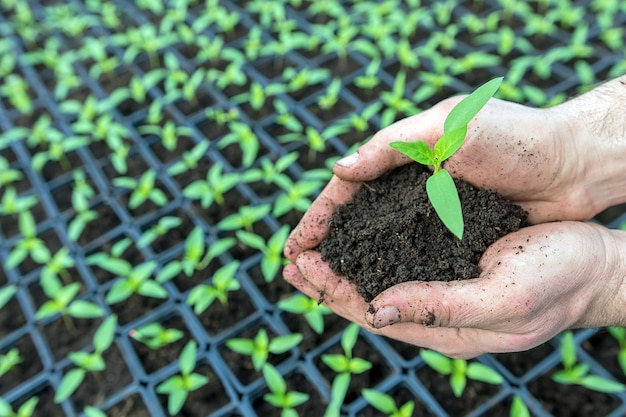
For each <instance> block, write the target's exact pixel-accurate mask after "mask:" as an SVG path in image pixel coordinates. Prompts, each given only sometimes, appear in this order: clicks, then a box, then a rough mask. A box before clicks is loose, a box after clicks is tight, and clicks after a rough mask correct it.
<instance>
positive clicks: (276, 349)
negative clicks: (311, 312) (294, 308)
mask: <svg viewBox="0 0 626 417" xmlns="http://www.w3.org/2000/svg"><path fill="white" fill-rule="evenodd" d="M301 341H302V335H301V334H300V333H294V334H289V335H286V336H278V337H275V338H274V339H272V341H271V342H270V343H269V346H268V347H267V350H268V351H269V352H271V353H273V354H275V355H280V354H281V353H285V352H287V351H288V350H289V349H291V348H293V347H295V346H296V345H298V343H300V342H301Z"/></svg>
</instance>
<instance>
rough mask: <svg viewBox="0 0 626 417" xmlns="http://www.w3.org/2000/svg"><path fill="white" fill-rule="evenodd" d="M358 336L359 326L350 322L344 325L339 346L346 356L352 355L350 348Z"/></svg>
mask: <svg viewBox="0 0 626 417" xmlns="http://www.w3.org/2000/svg"><path fill="white" fill-rule="evenodd" d="M358 337H359V326H358V325H356V324H354V323H352V324H350V325H348V327H346V329H345V330H344V331H343V334H342V335H341V347H342V348H343V351H344V352H345V353H346V355H348V356H352V349H353V348H354V345H355V344H356V340H357V338H358Z"/></svg>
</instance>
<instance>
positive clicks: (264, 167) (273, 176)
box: [242, 152, 300, 189]
mask: <svg viewBox="0 0 626 417" xmlns="http://www.w3.org/2000/svg"><path fill="white" fill-rule="evenodd" d="M299 157H300V154H299V153H298V152H291V153H288V154H286V155H283V156H281V157H280V158H278V159H277V160H276V162H273V163H272V161H271V160H270V159H269V158H268V157H263V158H261V160H260V161H259V163H260V165H261V167H260V168H250V169H248V170H246V172H245V173H243V174H242V177H243V178H242V179H243V181H245V182H247V183H251V182H255V181H263V182H264V183H265V184H275V185H277V186H279V187H280V188H282V189H288V188H289V187H290V186H291V185H292V184H293V182H292V181H291V179H290V178H289V177H288V176H287V175H286V174H284V171H286V170H287V168H289V167H290V166H291V165H293V164H294V163H295V162H296V161H297V160H298V158H299Z"/></svg>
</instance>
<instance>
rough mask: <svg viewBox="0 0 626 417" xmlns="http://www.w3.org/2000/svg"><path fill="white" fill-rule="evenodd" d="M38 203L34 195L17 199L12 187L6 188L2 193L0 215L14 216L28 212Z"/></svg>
mask: <svg viewBox="0 0 626 417" xmlns="http://www.w3.org/2000/svg"><path fill="white" fill-rule="evenodd" d="M38 202H39V199H38V198H37V196H36V195H31V196H27V197H19V196H18V195H17V191H16V190H15V188H14V187H8V188H7V189H6V190H5V191H4V195H3V196H2V201H0V215H3V216H7V215H15V214H19V213H22V212H26V211H28V210H29V209H30V208H31V207H33V206H34V205H35V204H37V203H38Z"/></svg>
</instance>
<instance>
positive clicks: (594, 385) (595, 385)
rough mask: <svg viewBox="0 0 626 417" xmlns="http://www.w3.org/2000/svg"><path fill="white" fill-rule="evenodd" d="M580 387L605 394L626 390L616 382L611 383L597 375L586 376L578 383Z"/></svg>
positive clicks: (625, 387)
mask: <svg viewBox="0 0 626 417" xmlns="http://www.w3.org/2000/svg"><path fill="white" fill-rule="evenodd" d="M580 385H582V386H583V387H585V388H589V389H592V390H594V391H598V392H604V393H607V394H612V393H617V392H622V391H624V390H626V386H624V384H621V383H619V382H617V381H611V380H610V379H607V378H603V377H601V376H598V375H587V376H586V377H584V378H583V379H582V380H581V381H580Z"/></svg>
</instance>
